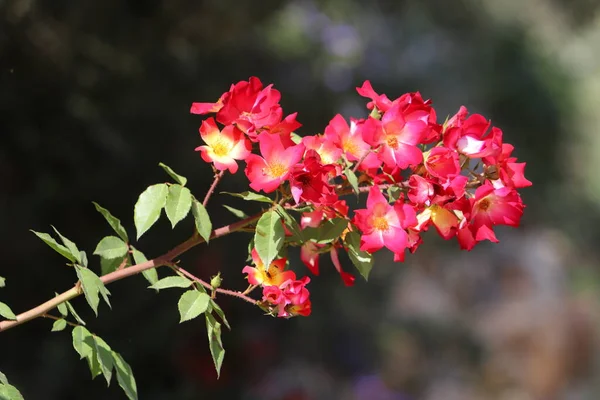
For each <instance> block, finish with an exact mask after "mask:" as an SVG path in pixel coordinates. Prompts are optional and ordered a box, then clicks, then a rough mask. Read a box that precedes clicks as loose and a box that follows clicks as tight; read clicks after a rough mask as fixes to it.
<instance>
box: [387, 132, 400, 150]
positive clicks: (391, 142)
mask: <svg viewBox="0 0 600 400" xmlns="http://www.w3.org/2000/svg"><path fill="white" fill-rule="evenodd" d="M385 141H386V142H387V145H388V146H389V147H391V148H392V149H396V148H397V147H398V138H397V137H396V136H394V135H387V136H386V138H385Z"/></svg>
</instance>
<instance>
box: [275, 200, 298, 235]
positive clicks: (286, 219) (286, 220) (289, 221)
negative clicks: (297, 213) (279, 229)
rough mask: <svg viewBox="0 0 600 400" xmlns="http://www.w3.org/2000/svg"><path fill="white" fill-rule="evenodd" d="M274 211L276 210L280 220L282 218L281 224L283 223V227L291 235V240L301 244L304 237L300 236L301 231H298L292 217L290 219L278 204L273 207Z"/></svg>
mask: <svg viewBox="0 0 600 400" xmlns="http://www.w3.org/2000/svg"><path fill="white" fill-rule="evenodd" d="M275 209H276V210H277V212H278V213H279V215H281V218H283V222H284V223H285V226H286V227H287V228H288V229H289V231H290V232H291V233H292V240H293V241H296V242H300V243H303V242H304V235H303V234H302V229H300V225H298V222H297V221H296V219H295V218H294V217H292V216H291V215H290V214H289V213H288V212H287V211H286V210H285V208H283V207H281V206H280V205H279V204H278V205H277V206H276V207H275Z"/></svg>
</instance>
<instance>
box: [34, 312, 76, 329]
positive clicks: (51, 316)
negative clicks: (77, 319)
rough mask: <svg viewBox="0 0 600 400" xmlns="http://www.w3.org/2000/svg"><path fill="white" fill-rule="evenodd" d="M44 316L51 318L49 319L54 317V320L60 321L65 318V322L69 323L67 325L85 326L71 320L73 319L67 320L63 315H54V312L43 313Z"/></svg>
mask: <svg viewBox="0 0 600 400" xmlns="http://www.w3.org/2000/svg"><path fill="white" fill-rule="evenodd" d="M42 317H43V318H49V319H53V320H55V321H58V320H61V319H64V320H65V322H66V323H67V325H71V326H72V327H76V326H83V325H79V324H76V323H74V322H71V321H67V320H66V319H65V318H62V317H57V316H55V315H52V314H43V315H42Z"/></svg>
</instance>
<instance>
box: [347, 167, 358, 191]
mask: <svg viewBox="0 0 600 400" xmlns="http://www.w3.org/2000/svg"><path fill="white" fill-rule="evenodd" d="M344 175H346V178H348V183H350V186H352V190H354V193H356V195H357V196H358V193H359V192H358V179H357V178H356V174H355V173H354V171H352V170H351V169H350V168H348V167H346V168H345V169H344Z"/></svg>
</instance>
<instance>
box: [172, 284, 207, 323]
mask: <svg viewBox="0 0 600 400" xmlns="http://www.w3.org/2000/svg"><path fill="white" fill-rule="evenodd" d="M209 303H210V296H209V295H208V294H206V293H200V292H199V291H197V290H188V291H187V292H185V293H184V294H182V295H181V298H180V299H179V303H178V304H177V306H178V308H179V315H180V316H181V319H180V320H179V323H182V322H185V321H189V320H191V319H194V318H196V317H197V316H198V315H200V314H202V313H203V312H204V311H206V309H207V308H208V304H209Z"/></svg>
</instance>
